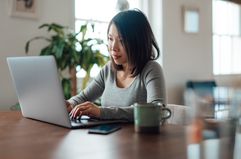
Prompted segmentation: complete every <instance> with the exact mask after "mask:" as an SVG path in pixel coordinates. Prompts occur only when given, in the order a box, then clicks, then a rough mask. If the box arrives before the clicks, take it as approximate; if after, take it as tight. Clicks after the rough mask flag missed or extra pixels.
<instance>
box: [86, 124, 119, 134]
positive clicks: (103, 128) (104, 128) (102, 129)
mask: <svg viewBox="0 0 241 159" xmlns="http://www.w3.org/2000/svg"><path fill="white" fill-rule="evenodd" d="M120 128H121V126H119V125H113V124H108V125H107V124H106V125H100V126H96V127H93V128H90V129H89V131H88V133H93V134H109V133H112V132H114V131H117V130H119V129H120Z"/></svg>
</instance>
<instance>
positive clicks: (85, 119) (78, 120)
mask: <svg viewBox="0 0 241 159" xmlns="http://www.w3.org/2000/svg"><path fill="white" fill-rule="evenodd" d="M70 120H71V121H72V122H75V123H86V122H89V121H99V120H98V119H94V118H90V117H88V116H84V115H83V116H81V117H77V118H75V119H73V118H70Z"/></svg>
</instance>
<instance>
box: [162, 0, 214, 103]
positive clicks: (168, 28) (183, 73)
mask: <svg viewBox="0 0 241 159" xmlns="http://www.w3.org/2000/svg"><path fill="white" fill-rule="evenodd" d="M184 6H189V7H195V8H198V9H199V15H200V27H199V28H200V31H199V33H198V34H187V33H185V32H184V31H183V17H182V8H183V7H184ZM211 7H212V1H211V0H201V1H197V0H163V54H164V60H163V64H164V66H163V67H164V72H165V78H166V88H167V91H168V103H176V104H182V103H183V95H182V94H183V89H184V86H185V82H186V81H187V80H189V79H199V80H202V79H212V78H213V76H212V19H211V18H212V17H211V15H212V8H211Z"/></svg>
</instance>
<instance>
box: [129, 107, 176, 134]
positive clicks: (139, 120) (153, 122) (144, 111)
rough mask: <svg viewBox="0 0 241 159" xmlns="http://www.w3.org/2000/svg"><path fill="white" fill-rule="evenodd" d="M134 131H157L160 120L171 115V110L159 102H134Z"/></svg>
mask: <svg viewBox="0 0 241 159" xmlns="http://www.w3.org/2000/svg"><path fill="white" fill-rule="evenodd" d="M133 106H134V123H135V131H136V132H140V133H158V132H159V131H160V125H161V122H163V121H164V120H165V119H168V118H170V117H171V114H172V113H171V110H170V109H169V108H166V107H164V106H163V105H162V104H160V103H135V104H134V105H133Z"/></svg>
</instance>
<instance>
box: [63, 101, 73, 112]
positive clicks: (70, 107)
mask: <svg viewBox="0 0 241 159" xmlns="http://www.w3.org/2000/svg"><path fill="white" fill-rule="evenodd" d="M65 104H66V107H67V111H68V113H70V112H71V111H72V109H73V108H74V107H73V105H71V104H70V102H68V101H67V100H66V101H65Z"/></svg>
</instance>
